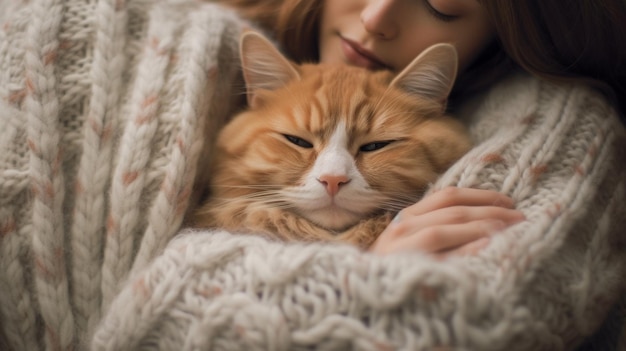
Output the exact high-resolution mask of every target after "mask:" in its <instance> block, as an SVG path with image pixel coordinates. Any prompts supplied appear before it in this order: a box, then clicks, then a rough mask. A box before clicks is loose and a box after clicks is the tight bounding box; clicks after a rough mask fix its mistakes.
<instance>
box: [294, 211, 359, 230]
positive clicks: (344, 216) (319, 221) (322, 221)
mask: <svg viewBox="0 0 626 351" xmlns="http://www.w3.org/2000/svg"><path fill="white" fill-rule="evenodd" d="M301 215H302V216H304V217H305V218H307V219H308V220H310V221H311V222H313V223H315V224H316V225H318V226H320V227H322V228H324V229H327V230H331V231H335V232H342V231H344V230H346V229H348V228H350V227H352V226H353V225H355V224H357V223H358V222H359V221H360V220H361V219H362V218H363V213H357V212H352V211H348V210H346V209H344V208H341V207H338V206H330V207H327V208H324V209H318V210H313V211H311V210H307V211H303V212H302V213H301Z"/></svg>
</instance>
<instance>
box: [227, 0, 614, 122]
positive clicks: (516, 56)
mask: <svg viewBox="0 0 626 351" xmlns="http://www.w3.org/2000/svg"><path fill="white" fill-rule="evenodd" d="M218 1H221V2H223V3H224V4H227V5H230V6H233V7H235V8H237V9H239V10H240V11H241V13H242V14H243V15H244V16H246V17H248V18H250V19H252V20H254V21H256V22H257V23H258V24H259V25H260V26H262V27H263V28H264V29H266V30H268V31H270V33H271V34H272V35H273V36H274V37H275V39H276V40H277V41H278V42H279V43H280V44H281V45H282V47H283V49H284V50H285V51H286V53H287V54H288V55H289V56H290V57H291V58H292V59H293V60H294V61H296V62H303V61H316V60H318V58H319V52H318V36H319V33H318V32H319V21H320V17H321V14H322V6H323V2H324V0H218ZM328 1H339V0H328ZM478 1H479V2H480V3H481V4H482V6H484V7H485V9H486V10H487V12H488V14H489V15H490V17H491V20H492V22H493V23H494V26H495V28H496V31H497V37H498V40H496V41H495V42H494V43H492V44H491V45H490V46H489V47H487V48H486V49H485V50H484V52H483V53H482V54H481V55H479V57H478V58H477V59H476V61H475V62H474V63H473V64H472V65H470V66H469V67H468V69H467V70H466V71H465V72H464V73H463V75H461V77H459V81H458V82H457V87H456V88H455V92H454V95H457V96H458V95H464V94H466V93H469V92H472V91H475V90H479V89H481V88H482V87H484V86H487V85H489V84H490V83H492V82H493V81H494V80H495V79H497V78H498V77H500V76H501V75H502V74H504V73H506V72H508V71H510V70H512V69H515V68H516V67H521V68H523V69H524V70H526V71H528V72H530V73H532V74H535V75H537V76H539V77H542V78H545V79H547V80H552V81H583V82H586V83H588V84H591V85H592V86H595V87H597V88H599V89H601V90H602V91H604V92H605V93H606V94H607V95H608V96H609V97H610V98H612V99H613V100H614V101H615V104H616V105H617V106H619V107H620V109H621V112H622V115H624V114H625V113H626V83H625V82H626V0H567V1H563V0H519V1H502V0H478Z"/></svg>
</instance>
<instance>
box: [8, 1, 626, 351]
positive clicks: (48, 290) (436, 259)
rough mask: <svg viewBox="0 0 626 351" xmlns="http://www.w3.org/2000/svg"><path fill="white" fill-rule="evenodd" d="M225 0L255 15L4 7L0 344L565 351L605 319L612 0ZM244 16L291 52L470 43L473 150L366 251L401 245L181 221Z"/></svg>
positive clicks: (616, 215)
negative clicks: (187, 226) (276, 236)
mask: <svg viewBox="0 0 626 351" xmlns="http://www.w3.org/2000/svg"><path fill="white" fill-rule="evenodd" d="M222 2H223V3H224V4H225V5H228V6H229V7H233V6H234V7H236V8H238V11H239V12H240V13H243V14H245V15H246V16H247V18H249V19H252V20H253V21H254V22H256V23H253V24H251V23H250V21H249V20H244V19H242V18H241V17H240V16H239V15H238V14H237V13H234V12H233V11H232V10H228V11H227V10H225V8H224V7H219V6H216V5H215V4H214V3H201V2H197V1H188V2H186V1H180V0H171V1H167V0H163V1H116V0H98V1H87V0H33V1H28V2H24V1H0V68H1V69H0V125H2V128H1V129H0V194H1V195H0V349H3V350H4V349H7V350H11V349H15V350H38V349H48V350H68V349H75V350H82V349H94V350H104V349H108V350H136V349H142V348H151V349H153V348H160V349H167V350H178V349H225V350H237V349H240V350H251V349H267V350H294V349H368V350H387V349H411V350H413V349H431V350H432V349H471V350H502V349H510V350H516V349H519V350H529V349H530V350H544V349H545V350H555V349H571V348H574V347H577V346H578V345H581V343H583V341H584V340H588V339H589V336H590V335H592V334H593V333H594V331H596V330H598V329H599V328H600V325H601V324H602V322H603V321H604V320H606V319H607V318H606V317H607V315H608V316H611V311H612V310H613V307H614V306H615V303H616V301H617V299H618V298H619V297H620V296H621V295H622V291H623V290H620V289H623V283H622V280H623V279H622V277H623V276H624V274H626V257H624V255H623V252H624V246H625V243H624V240H623V235H622V234H621V233H622V230H623V229H622V228H624V226H626V223H624V219H626V207H625V206H624V201H625V199H624V197H625V196H626V195H625V194H624V192H625V190H624V189H625V187H626V184H624V182H625V179H626V160H624V158H623V150H624V148H625V147H626V137H625V136H624V135H625V132H624V127H623V125H620V122H619V120H618V117H617V116H618V114H617V112H616V107H617V106H618V104H617V103H612V102H611V101H613V98H612V97H611V96H612V95H616V96H617V97H621V96H622V95H623V91H624V90H623V85H621V84H623V83H622V82H623V77H624V66H623V62H624V47H623V46H620V45H622V43H623V42H624V40H623V38H621V37H620V36H622V35H624V33H623V31H622V30H620V29H621V27H620V26H621V25H622V24H623V23H624V20H623V17H624V8H623V4H622V2H618V1H617V0H616V1H614V2H611V1H609V0H606V1H603V2H599V1H593V2H592V1H589V2H585V1H582V0H577V1H568V2H562V3H561V4H557V3H556V1H554V2H550V3H548V2H546V1H544V2H540V1H538V0H537V1H525V2H521V1H518V2H516V3H510V4H504V2H499V1H498V0H492V2H493V3H490V2H487V1H481V2H473V1H472V0H430V1H426V0H418V1H409V0H378V1H364V0H363V1H361V0H349V1H348V0H327V1H314V0H309V1H304V0H301V1H294V0H255V1H252V0H223V1H222ZM550 4H553V5H550ZM563 4H567V5H563ZM565 6H567V7H565ZM594 14H595V15H594ZM257 24H261V26H262V27H264V28H265V29H266V30H267V31H269V32H271V33H273V34H274V35H275V37H276V38H277V40H278V41H279V42H280V43H281V44H282V46H283V47H284V48H285V50H286V51H287V52H288V53H289V54H290V55H291V56H292V57H293V58H294V59H296V60H299V61H305V60H306V61H320V60H322V61H325V60H328V61H334V62H337V61H343V62H345V63H351V64H357V65H365V66H368V67H370V68H382V67H384V68H391V69H394V70H398V69H401V68H402V66H403V65H404V64H405V62H406V61H405V60H406V59H407V58H408V57H411V56H414V55H415V54H417V53H418V52H420V51H421V50H423V48H424V47H426V46H427V45H429V44H430V41H433V42H436V41H441V40H446V41H452V42H454V44H455V45H457V46H458V47H459V48H460V49H461V48H463V50H459V51H462V53H463V54H462V56H463V63H462V67H463V69H464V71H463V74H462V76H461V78H460V79H459V81H458V83H457V87H456V91H455V96H454V99H453V100H451V101H450V103H451V104H450V106H451V107H452V110H453V113H454V114H455V115H457V116H458V117H459V118H462V119H463V121H465V122H467V124H468V126H469V127H470V132H471V134H472V137H473V138H474V139H475V141H476V147H475V148H474V149H473V150H471V151H470V152H469V153H468V154H467V155H466V156H465V157H463V158H462V159H461V160H460V161H459V162H457V164H455V165H454V166H453V167H452V168H451V169H450V170H448V171H447V172H446V173H445V174H443V175H442V176H441V178H440V179H439V180H438V181H437V182H436V183H435V184H433V186H432V189H433V191H432V194H431V195H429V196H427V197H426V198H425V199H424V200H422V201H420V202H419V203H417V204H415V205H413V206H410V207H409V208H407V209H405V210H404V211H402V212H401V215H400V216H399V217H398V218H397V220H396V221H395V222H394V223H393V224H391V225H390V226H389V228H388V229H387V230H386V231H385V232H384V233H383V234H382V235H381V237H380V240H379V242H378V243H377V244H376V245H375V246H374V247H373V248H372V251H374V252H376V253H383V254H384V253H390V252H398V251H410V252H409V254H399V253H397V254H389V255H379V254H371V253H369V252H363V251H361V250H358V249H357V248H355V247H352V246H350V245H324V244H317V243H313V244H307V245H300V244H284V243H276V242H271V241H268V240H264V239H263V238H260V237H257V236H252V237H247V236H243V235H231V234H229V233H223V232H207V231H200V232H186V233H185V234H184V235H177V234H178V232H179V230H180V226H181V222H182V218H183V215H184V212H185V210H186V208H187V206H188V204H189V202H190V200H189V197H190V193H191V192H192V189H191V184H192V183H193V177H194V176H195V175H196V173H197V169H198V166H197V165H198V162H197V161H198V159H199V158H200V155H201V153H203V152H204V153H206V154H207V155H208V154H210V152H211V150H210V147H211V143H206V142H205V141H207V140H208V141H210V140H211V139H212V138H213V137H215V133H216V130H218V128H219V127H220V126H221V125H222V123H223V121H224V120H226V117H227V116H228V115H229V113H230V111H231V110H230V109H231V108H235V107H236V106H235V105H236V102H238V101H239V99H238V97H240V94H239V93H240V92H239V88H240V85H239V84H240V82H239V80H238V78H239V76H238V74H239V73H240V72H239V65H238V59H237V55H238V53H237V47H238V38H239V36H240V34H241V32H242V31H244V30H245V29H246V28H249V27H250V26H255V25H257ZM406 26H408V27H406ZM407 28H408V29H407ZM409 29H410V30H409ZM405 30H409V33H410V35H409V34H407V32H406V31H405ZM415 32H419V33H415ZM337 34H340V35H341V36H337ZM416 34H419V36H416ZM407 36H408V37H407ZM402 38H404V39H406V38H408V39H406V40H409V39H410V40H409V42H408V43H404V42H402V45H399V46H397V45H395V44H394V43H397V40H401V39H402ZM426 39H428V40H426ZM413 40H415V41H413ZM579 40H580V41H579ZM470 44H471V45H470ZM613 44H618V45H613ZM605 46H606V47H609V48H610V52H608V51H606V49H605ZM366 49H367V51H366ZM368 51H369V52H368ZM511 67H513V68H511ZM518 71H529V72H532V73H534V74H536V75H539V76H541V77H543V78H549V80H547V79H537V78H535V77H532V76H530V75H528V74H527V73H520V72H518ZM557 79H558V80H565V81H566V82H559V83H556V84H555V83H553V81H554V80H557ZM570 83H574V84H570ZM581 83H588V84H581ZM588 85H592V86H594V88H593V89H591V88H589V87H588ZM609 88H611V89H609ZM598 90H599V91H602V92H603V93H599V92H598ZM611 91H612V92H611ZM231 100H232V101H231ZM614 100H619V99H617V98H616V99H614ZM622 112H623V110H622ZM207 116H208V117H207ZM513 201H514V202H515V204H513ZM513 207H515V208H516V210H514V209H512V208H513ZM521 213H523V215H524V217H525V218H526V220H522V221H520V219H523V218H522V217H521ZM492 233H494V234H495V233H497V235H492V236H489V234H492ZM175 236H176V238H175V239H173V238H174V237H175ZM164 249H165V251H164ZM479 249H480V250H479ZM424 251H425V252H424ZM430 253H435V254H436V255H432V254H430ZM457 254H466V255H463V256H462V257H461V255H457ZM441 256H446V257H447V259H445V260H441V259H440V258H441ZM616 316H619V314H618V315H616ZM609 320H613V319H609ZM602 330H603V331H611V328H602ZM609 336H611V335H609ZM599 340H604V341H605V342H608V343H615V342H616V340H617V337H616V335H612V336H611V337H607V338H601V339H599ZM622 342H623V345H626V339H624V340H622ZM603 346H609V345H608V344H605V345H603ZM599 349H602V350H606V349H610V348H606V347H601V348H599Z"/></svg>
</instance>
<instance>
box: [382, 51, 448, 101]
mask: <svg viewBox="0 0 626 351" xmlns="http://www.w3.org/2000/svg"><path fill="white" fill-rule="evenodd" d="M457 70H458V55H457V52H456V49H455V48H454V46H452V45H451V44H447V43H441V44H435V45H433V46H431V47H429V48H427V49H426V50H425V51H424V52H422V53H421V54H420V55H419V56H418V57H416V58H415V59H414V60H413V61H412V62H411V63H410V64H409V65H408V66H407V67H406V68H405V69H404V70H403V71H402V72H400V74H398V76H396V78H394V80H393V81H392V82H391V86H395V87H397V88H399V89H402V90H404V91H406V92H408V93H410V94H415V95H418V96H421V97H424V98H427V99H430V100H435V101H437V102H439V103H442V104H445V103H446V101H447V99H448V95H450V91H451V90H452V86H453V85H454V80H455V79H456V75H457Z"/></svg>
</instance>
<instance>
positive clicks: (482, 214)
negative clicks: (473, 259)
mask: <svg viewBox="0 0 626 351" xmlns="http://www.w3.org/2000/svg"><path fill="white" fill-rule="evenodd" d="M488 219H491V220H498V221H501V222H503V223H504V224H505V225H511V224H514V223H518V222H520V221H523V220H524V219H525V216H524V214H523V213H522V212H520V211H517V210H512V209H508V208H503V207H497V206H455V207H448V208H442V209H438V210H435V211H433V212H430V213H427V214H424V215H418V216H415V215H413V214H412V213H410V212H409V211H406V210H403V211H401V212H399V213H398V215H397V216H396V218H394V220H393V222H392V223H390V224H389V226H388V227H387V228H386V229H385V231H384V232H383V233H384V235H388V236H391V237H402V236H405V235H409V234H412V233H416V232H420V231H421V230H424V229H426V228H429V227H436V226H440V225H447V224H462V223H468V222H474V221H480V220H488ZM381 235H382V234H381Z"/></svg>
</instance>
